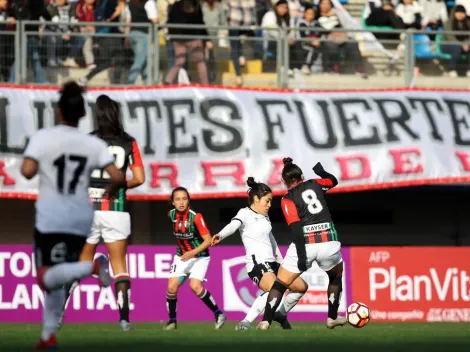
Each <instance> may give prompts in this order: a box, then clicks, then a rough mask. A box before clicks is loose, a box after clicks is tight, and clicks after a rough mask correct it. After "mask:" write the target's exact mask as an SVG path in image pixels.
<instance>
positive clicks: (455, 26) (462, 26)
mask: <svg viewBox="0 0 470 352" xmlns="http://www.w3.org/2000/svg"><path fill="white" fill-rule="evenodd" d="M444 30H445V31H454V32H462V35H454V34H444V38H443V39H444V41H445V42H448V43H446V44H443V45H442V51H443V52H445V53H446V54H449V55H450V56H451V59H450V61H449V76H450V77H452V78H455V77H457V76H458V74H457V64H458V62H459V60H460V57H461V55H462V54H464V53H465V54H467V55H466V60H467V77H470V19H469V18H468V17H467V11H466V10H465V7H463V6H462V5H457V6H455V7H454V9H453V10H452V12H451V16H450V19H449V20H448V21H447V23H446V25H445V27H444Z"/></svg>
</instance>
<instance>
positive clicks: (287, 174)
mask: <svg viewBox="0 0 470 352" xmlns="http://www.w3.org/2000/svg"><path fill="white" fill-rule="evenodd" d="M282 161H283V163H284V168H283V169H282V180H283V181H284V183H285V184H286V185H287V187H291V186H292V185H294V184H295V183H298V182H300V181H302V177H303V172H302V169H301V168H300V167H298V166H297V165H295V164H294V163H293V162H294V160H292V158H289V157H288V158H284V159H283V160H282Z"/></svg>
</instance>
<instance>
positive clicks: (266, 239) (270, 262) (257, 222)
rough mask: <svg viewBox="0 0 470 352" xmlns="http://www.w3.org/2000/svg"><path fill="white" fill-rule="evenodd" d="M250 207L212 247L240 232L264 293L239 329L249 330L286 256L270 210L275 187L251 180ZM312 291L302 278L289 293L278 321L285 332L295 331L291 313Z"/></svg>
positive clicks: (250, 270)
mask: <svg viewBox="0 0 470 352" xmlns="http://www.w3.org/2000/svg"><path fill="white" fill-rule="evenodd" d="M246 183H247V184H248V187H250V190H249V191H248V205H249V206H248V207H246V208H243V209H240V210H239V211H238V213H237V215H236V216H235V217H234V218H233V219H232V221H231V222H230V224H228V225H227V226H225V227H224V228H223V229H222V230H221V231H220V232H219V234H217V235H215V236H214V237H213V238H212V245H216V244H218V243H219V242H220V241H222V240H223V239H225V238H227V237H228V236H230V235H232V234H234V233H235V232H236V231H237V230H238V231H240V235H241V238H242V241H243V245H244V246H245V251H246V255H245V261H246V271H247V273H248V276H249V277H250V279H252V280H253V282H254V283H255V284H256V285H257V286H258V287H259V288H260V289H262V290H263V291H264V293H263V294H262V295H260V296H259V297H258V298H257V299H256V300H255V302H253V305H252V306H251V308H250V310H249V311H248V314H247V315H246V317H245V319H243V320H242V321H241V322H239V323H238V324H237V326H236V327H235V330H248V329H249V328H250V326H251V323H252V322H253V321H254V320H255V319H256V318H257V317H258V315H260V314H261V313H262V312H263V310H264V307H265V305H266V300H267V298H268V294H267V293H268V292H269V290H270V289H271V287H272V285H273V284H274V281H275V280H276V275H277V271H278V270H279V266H280V265H281V264H282V255H281V252H280V251H279V247H278V246H277V243H276V240H275V239H274V236H273V234H272V232H271V231H272V226H271V221H270V220H269V216H268V211H269V209H270V208H271V201H272V199H273V194H272V191H271V188H269V186H267V185H265V184H264V183H258V182H255V180H254V178H253V177H249V178H248V180H247V182H246ZM307 289H308V285H307V283H306V282H305V281H304V280H303V279H302V278H300V277H299V278H297V279H296V280H294V282H293V283H292V284H291V285H290V286H289V294H287V296H286V297H285V299H284V301H283V304H282V305H280V306H279V310H278V311H277V312H276V315H275V317H274V320H275V321H277V322H278V323H280V324H281V327H282V328H283V329H286V330H287V329H291V328H292V327H291V326H290V324H289V322H288V320H287V313H288V312H289V311H290V310H291V309H292V308H294V307H295V305H296V304H297V303H298V302H299V300H300V299H301V298H302V296H303V295H304V294H305V292H306V291H307Z"/></svg>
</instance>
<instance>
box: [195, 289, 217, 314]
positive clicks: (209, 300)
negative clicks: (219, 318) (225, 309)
mask: <svg viewBox="0 0 470 352" xmlns="http://www.w3.org/2000/svg"><path fill="white" fill-rule="evenodd" d="M197 296H198V297H199V298H200V299H201V300H202V301H203V302H204V304H205V305H206V306H207V307H208V308H209V309H210V310H211V311H212V313H214V314H215V315H218V314H220V313H222V311H221V310H220V309H219V307H218V306H217V304H216V303H215V300H214V298H213V297H212V296H211V294H210V292H209V291H207V290H206V289H205V288H203V289H202V291H201V293H200V294H198V295H197Z"/></svg>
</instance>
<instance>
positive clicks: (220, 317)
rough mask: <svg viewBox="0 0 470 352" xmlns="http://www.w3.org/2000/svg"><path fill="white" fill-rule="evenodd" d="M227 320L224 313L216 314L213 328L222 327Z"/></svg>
mask: <svg viewBox="0 0 470 352" xmlns="http://www.w3.org/2000/svg"><path fill="white" fill-rule="evenodd" d="M226 320H227V316H226V315H225V314H224V313H220V314H217V315H216V316H215V330H219V329H222V327H223V326H224V324H225V321H226Z"/></svg>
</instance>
